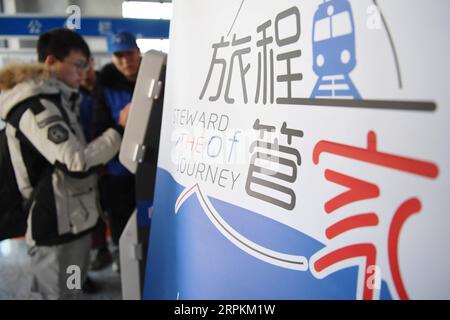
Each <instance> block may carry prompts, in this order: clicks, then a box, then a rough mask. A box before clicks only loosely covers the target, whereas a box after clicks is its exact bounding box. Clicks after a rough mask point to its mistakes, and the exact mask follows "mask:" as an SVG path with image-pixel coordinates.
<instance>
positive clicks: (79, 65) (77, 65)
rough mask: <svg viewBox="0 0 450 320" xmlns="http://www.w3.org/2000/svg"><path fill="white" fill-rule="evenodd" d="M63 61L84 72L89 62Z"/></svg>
mask: <svg viewBox="0 0 450 320" xmlns="http://www.w3.org/2000/svg"><path fill="white" fill-rule="evenodd" d="M65 62H67V63H70V64H71V65H73V66H74V67H75V68H77V70H78V71H81V72H84V71H86V70H87V69H88V68H89V62H87V61H70V60H65Z"/></svg>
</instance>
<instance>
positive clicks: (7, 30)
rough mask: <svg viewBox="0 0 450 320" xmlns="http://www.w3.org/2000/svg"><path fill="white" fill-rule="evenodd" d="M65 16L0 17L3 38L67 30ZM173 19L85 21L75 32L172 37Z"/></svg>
mask: <svg viewBox="0 0 450 320" xmlns="http://www.w3.org/2000/svg"><path fill="white" fill-rule="evenodd" d="M66 20H67V18H65V17H5V16H3V17H0V35H1V36H33V35H36V36H38V35H40V34H41V33H43V32H45V31H48V30H50V29H54V28H61V27H66ZM169 24H170V21H169V20H162V19H158V20H149V19H124V18H81V20H80V24H79V28H76V29H75V31H77V32H78V33H80V34H81V35H82V36H87V37H102V36H105V35H107V34H108V33H110V32H116V31H118V30H127V31H129V32H131V33H134V34H135V35H136V36H137V37H138V38H155V39H165V38H168V37H169Z"/></svg>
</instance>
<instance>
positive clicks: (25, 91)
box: [0, 64, 77, 120]
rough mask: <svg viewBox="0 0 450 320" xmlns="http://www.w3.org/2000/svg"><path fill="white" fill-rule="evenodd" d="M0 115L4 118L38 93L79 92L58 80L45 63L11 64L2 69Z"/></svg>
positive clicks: (67, 93) (68, 93)
mask: <svg viewBox="0 0 450 320" xmlns="http://www.w3.org/2000/svg"><path fill="white" fill-rule="evenodd" d="M0 90H1V94H0V117H1V118H2V119H3V120H4V119H6V117H7V116H8V113H9V112H10V111H11V110H12V109H13V107H14V106H16V105H17V104H18V103H20V102H22V101H24V100H26V99H28V98H30V97H32V96H35V95H38V94H55V93H60V92H63V93H66V95H70V94H72V93H74V92H77V90H75V89H71V88H69V87H68V86H66V85H65V84H63V83H62V82H61V81H58V80H56V79H55V78H54V77H53V76H52V75H51V72H50V70H49V69H48V68H46V67H45V66H44V65H43V64H19V65H10V66H8V67H6V68H4V69H2V70H0Z"/></svg>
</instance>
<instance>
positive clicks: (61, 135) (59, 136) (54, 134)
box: [47, 124, 69, 144]
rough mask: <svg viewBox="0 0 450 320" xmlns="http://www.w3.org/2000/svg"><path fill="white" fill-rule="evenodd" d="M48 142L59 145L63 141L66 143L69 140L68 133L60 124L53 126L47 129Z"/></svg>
mask: <svg viewBox="0 0 450 320" xmlns="http://www.w3.org/2000/svg"><path fill="white" fill-rule="evenodd" d="M47 138H48V140H50V141H52V142H54V143H56V144H60V143H62V142H64V141H67V139H68V138H69V131H67V129H66V128H64V127H63V126H62V125H60V124H55V125H53V126H51V127H50V128H48V134H47Z"/></svg>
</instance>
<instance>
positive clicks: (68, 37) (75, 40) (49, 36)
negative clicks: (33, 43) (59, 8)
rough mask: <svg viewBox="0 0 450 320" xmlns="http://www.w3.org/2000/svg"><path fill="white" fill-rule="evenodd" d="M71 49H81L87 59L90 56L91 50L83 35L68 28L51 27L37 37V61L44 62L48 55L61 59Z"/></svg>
mask: <svg viewBox="0 0 450 320" xmlns="http://www.w3.org/2000/svg"><path fill="white" fill-rule="evenodd" d="M71 50H79V51H81V52H82V53H83V54H84V55H85V56H86V58H87V59H89V58H90V57H91V51H90V50H89V47H88V45H87V43H86V41H84V39H83V37H82V36H80V35H79V34H78V33H76V32H75V31H72V30H69V29H63V28H60V29H53V30H50V31H47V32H45V33H43V34H41V36H40V37H39V40H38V43H37V54H38V61H39V62H45V59H47V57H48V56H49V55H54V56H55V57H56V59H58V60H60V61H62V60H64V58H65V57H67V56H68V55H69V54H70V51H71Z"/></svg>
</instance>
